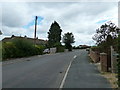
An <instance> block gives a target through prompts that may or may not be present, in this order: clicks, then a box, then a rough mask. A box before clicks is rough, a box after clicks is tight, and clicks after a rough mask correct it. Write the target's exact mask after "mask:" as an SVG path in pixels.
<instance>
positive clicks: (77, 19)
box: [0, 2, 118, 45]
mask: <svg viewBox="0 0 120 90" xmlns="http://www.w3.org/2000/svg"><path fill="white" fill-rule="evenodd" d="M1 15H2V20H0V21H1V22H0V23H2V32H3V35H2V36H0V39H3V38H4V37H10V36H11V35H16V36H20V35H21V36H25V35H26V36H28V37H31V38H33V37H34V19H35V16H39V19H38V26H37V37H38V38H39V39H45V40H46V39H47V36H48V34H47V32H48V31H49V28H50V25H51V23H52V22H54V20H55V21H57V22H58V23H59V25H60V27H61V29H62V35H64V33H66V32H72V33H73V34H74V37H75V41H76V42H75V43H74V45H81V44H87V45H94V41H93V40H92V36H93V35H94V34H95V31H96V29H97V28H99V27H100V26H101V25H102V24H104V23H106V22H108V21H112V22H113V23H115V24H116V25H117V24H118V23H117V22H118V3H117V2H76V3H74V2H11V3H8V2H6V3H2V14H1Z"/></svg>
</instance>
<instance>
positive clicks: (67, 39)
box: [63, 32, 75, 51]
mask: <svg viewBox="0 0 120 90" xmlns="http://www.w3.org/2000/svg"><path fill="white" fill-rule="evenodd" d="M74 40H75V38H74V35H73V34H72V33H69V32H67V33H65V34H64V36H63V43H65V47H66V48H67V49H68V50H69V51H72V45H71V44H72V43H74V42H75V41H74Z"/></svg>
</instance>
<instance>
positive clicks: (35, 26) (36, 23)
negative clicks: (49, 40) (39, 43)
mask: <svg viewBox="0 0 120 90" xmlns="http://www.w3.org/2000/svg"><path fill="white" fill-rule="evenodd" d="M37 18H38V17H37V16H35V34H34V44H35V45H36V39H37V38H36V30H37Z"/></svg>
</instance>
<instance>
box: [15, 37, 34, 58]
mask: <svg viewBox="0 0 120 90" xmlns="http://www.w3.org/2000/svg"><path fill="white" fill-rule="evenodd" d="M13 44H14V45H15V46H16V53H17V55H16V57H24V56H31V55H34V54H35V52H34V47H33V44H32V43H31V42H29V41H27V40H23V39H16V40H14V41H13Z"/></svg>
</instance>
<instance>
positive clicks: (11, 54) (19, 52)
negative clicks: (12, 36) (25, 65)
mask: <svg viewBox="0 0 120 90" xmlns="http://www.w3.org/2000/svg"><path fill="white" fill-rule="evenodd" d="M2 46H3V48H2V56H3V59H7V58H19V57H27V56H33V55H39V54H43V50H44V49H45V46H41V45H34V44H33V43H31V42H29V41H28V40H23V39H16V40H14V41H12V42H5V43H3V45H2Z"/></svg>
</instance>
